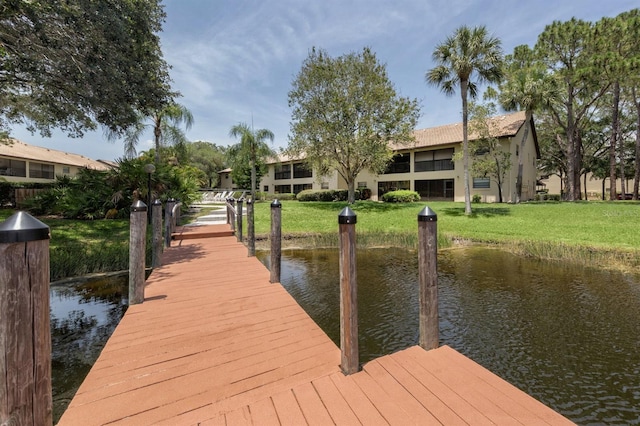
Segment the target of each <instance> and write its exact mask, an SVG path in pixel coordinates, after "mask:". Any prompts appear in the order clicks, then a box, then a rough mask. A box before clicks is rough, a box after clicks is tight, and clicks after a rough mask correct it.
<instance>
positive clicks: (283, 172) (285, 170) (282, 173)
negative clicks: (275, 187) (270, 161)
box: [275, 164, 291, 180]
mask: <svg viewBox="0 0 640 426" xmlns="http://www.w3.org/2000/svg"><path fill="white" fill-rule="evenodd" d="M275 171H276V175H275V179H276V180H282V179H291V164H280V165H277V166H276V170H275Z"/></svg>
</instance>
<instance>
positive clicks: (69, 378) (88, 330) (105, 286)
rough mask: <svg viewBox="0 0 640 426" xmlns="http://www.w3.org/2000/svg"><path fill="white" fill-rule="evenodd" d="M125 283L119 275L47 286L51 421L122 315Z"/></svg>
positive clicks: (64, 405) (63, 408) (62, 410)
mask: <svg viewBox="0 0 640 426" xmlns="http://www.w3.org/2000/svg"><path fill="white" fill-rule="evenodd" d="M127 285H128V277H127V276H124V277H122V276H120V277H111V278H98V279H93V280H91V281H87V282H83V283H70V284H64V285H62V284H61V285H56V284H53V285H52V286H51V288H50V291H49V294H50V300H51V346H52V355H51V366H52V373H51V376H52V377H51V381H52V388H53V389H52V390H53V419H54V424H55V423H56V422H57V421H58V419H59V418H60V416H61V415H62V413H63V412H64V410H65V409H66V408H67V405H69V402H71V399H72V398H73V395H75V393H76V390H77V389H78V387H79V386H80V384H81V383H82V381H83V380H84V377H85V376H86V375H87V373H88V372H89V370H90V369H91V366H92V365H93V364H94V362H95V361H96V359H97V358H98V356H99V355H100V352H101V351H102V348H103V347H104V345H105V343H106V342H107V340H108V339H109V337H110V336H111V334H112V333H113V330H114V329H115V328H116V326H117V325H118V323H119V322H120V319H121V318H122V316H123V315H124V313H125V311H126V309H127V293H128V290H127Z"/></svg>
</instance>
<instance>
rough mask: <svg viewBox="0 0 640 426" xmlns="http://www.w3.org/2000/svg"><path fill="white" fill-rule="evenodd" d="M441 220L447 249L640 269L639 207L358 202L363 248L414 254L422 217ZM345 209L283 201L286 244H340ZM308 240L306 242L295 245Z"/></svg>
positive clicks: (260, 226) (265, 225) (260, 221)
mask: <svg viewBox="0 0 640 426" xmlns="http://www.w3.org/2000/svg"><path fill="white" fill-rule="evenodd" d="M425 205H429V207H430V208H431V209H432V210H434V211H435V212H436V214H437V215H438V233H439V245H440V247H446V246H449V245H451V244H455V243H456V242H472V243H484V244H496V245H500V246H503V247H506V248H508V249H509V250H511V251H514V252H516V253H519V254H521V255H527V256H535V257H538V258H543V259H558V260H571V261H579V262H583V263H585V264H589V265H594V266H599V267H606V268H613V269H622V270H632V269H633V268H636V267H637V266H639V265H640V233H639V232H638V231H637V230H638V229H639V227H640V204H639V203H637V202H593V201H590V202H577V203H523V204H518V205H511V204H475V205H473V215H471V216H469V217H467V216H465V215H464V205H463V204H462V203H450V202H429V203H416V204H383V203H374V202H358V203H356V204H355V205H353V206H352V209H353V210H354V211H355V212H356V214H357V215H358V223H357V225H356V226H357V232H358V244H359V245H360V246H361V247H368V246H369V247H370V246H401V247H407V248H415V247H416V240H417V214H418V213H419V212H420V210H421V209H422V208H423V207H424V206H425ZM345 206H346V204H344V203H299V202H295V201H290V202H289V201H284V202H282V227H283V234H284V235H285V236H286V237H287V238H288V240H287V242H285V244H287V245H293V246H301V247H307V246H317V245H322V246H335V245H337V231H338V214H339V213H340V211H341V210H342V208H344V207H345ZM269 217H270V205H269V203H259V204H257V205H256V234H258V235H259V234H262V235H266V234H268V232H269V223H270V222H269V220H270V219H269ZM296 236H301V237H303V238H295V237H296Z"/></svg>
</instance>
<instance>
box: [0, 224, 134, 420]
mask: <svg viewBox="0 0 640 426" xmlns="http://www.w3.org/2000/svg"><path fill="white" fill-rule="evenodd" d="M143 220H144V221H146V217H143ZM49 238H50V232H49V227H48V226H47V225H45V224H44V223H42V222H40V221H39V220H38V219H36V218H34V217H33V216H30V215H29V214H28V213H25V212H17V213H15V214H14V215H12V216H10V217H9V218H8V219H7V220H5V221H4V222H2V223H0V424H1V425H22V424H25V425H26V424H38V425H50V424H52V423H53V417H52V416H53V411H52V407H53V402H52V389H51V329H50V319H49V268H50V257H49Z"/></svg>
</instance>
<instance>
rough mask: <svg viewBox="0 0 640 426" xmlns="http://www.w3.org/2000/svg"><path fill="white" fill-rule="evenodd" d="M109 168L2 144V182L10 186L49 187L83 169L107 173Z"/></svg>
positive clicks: (30, 147)
mask: <svg viewBox="0 0 640 426" xmlns="http://www.w3.org/2000/svg"><path fill="white" fill-rule="evenodd" d="M110 167H112V165H111V164H108V163H106V162H102V161H96V160H92V159H90V158H87V157H84V156H82V155H78V154H72V153H68V152H64V151H58V150H55V149H49V148H43V147H39V146H35V145H28V144H26V143H24V142H20V141H18V140H15V139H11V140H9V141H7V142H6V143H4V142H3V143H0V179H1V180H5V181H7V182H38V183H49V182H52V181H54V180H55V179H56V176H75V175H76V174H78V171H79V170H80V169H83V168H90V169H95V170H107V169H109V168H110Z"/></svg>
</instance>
